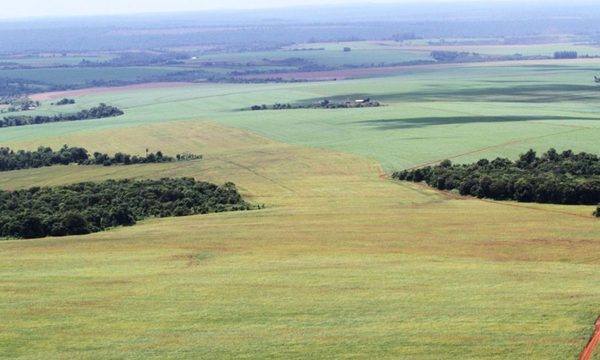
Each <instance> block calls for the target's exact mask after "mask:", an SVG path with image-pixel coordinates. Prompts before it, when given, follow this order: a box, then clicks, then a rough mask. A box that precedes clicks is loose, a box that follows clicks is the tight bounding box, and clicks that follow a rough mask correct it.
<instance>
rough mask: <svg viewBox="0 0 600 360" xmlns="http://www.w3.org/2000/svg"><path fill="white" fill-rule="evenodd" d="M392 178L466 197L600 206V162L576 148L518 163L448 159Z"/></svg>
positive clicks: (526, 157)
mask: <svg viewBox="0 0 600 360" xmlns="http://www.w3.org/2000/svg"><path fill="white" fill-rule="evenodd" d="M392 176H393V178H394V179H398V180H406V181H414V182H423V181H424V182H426V183H427V184H428V185H429V186H432V187H435V188H437V189H440V190H457V191H459V192H460V194H461V195H470V196H476V197H479V198H490V199H495V200H515V201H520V202H538V203H553V204H582V205H595V204H599V203H600V158H599V157H598V156H597V155H594V154H589V153H585V152H581V153H574V152H573V151H571V150H567V151H564V152H562V153H559V152H557V151H556V150H555V149H550V150H548V151H547V152H546V153H544V154H543V155H542V156H539V157H538V156H537V154H536V152H535V151H533V150H529V151H528V152H526V153H524V154H522V155H520V156H519V159H518V160H516V161H514V162H513V161H511V160H509V159H506V158H496V159H495V160H492V161H489V160H487V159H481V160H479V161H478V162H476V163H473V164H464V165H457V164H454V165H453V164H452V162H451V161H449V160H444V161H443V162H442V163H440V164H439V165H436V166H433V167H432V166H427V167H424V168H419V169H413V170H404V171H400V172H395V173H394V174H393V175H392ZM598 211H599V212H600V209H598ZM598 214H599V213H598V212H597V215H598ZM598 216H600V215H598Z"/></svg>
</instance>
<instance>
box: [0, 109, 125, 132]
mask: <svg viewBox="0 0 600 360" xmlns="http://www.w3.org/2000/svg"><path fill="white" fill-rule="evenodd" d="M123 114H124V112H123V111H122V110H121V109H118V108H116V107H114V106H110V105H106V104H104V103H101V104H100V105H98V106H96V107H93V108H91V109H88V110H81V111H80V112H78V113H74V114H59V115H54V116H43V115H37V116H27V115H10V116H5V117H4V119H2V120H1V121H0V127H11V126H24V125H38V124H45V123H52V122H62V121H78V120H91V119H103V118H108V117H115V116H120V115H123Z"/></svg>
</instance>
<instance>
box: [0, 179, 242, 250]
mask: <svg viewBox="0 0 600 360" xmlns="http://www.w3.org/2000/svg"><path fill="white" fill-rule="evenodd" d="M251 208H252V207H251V206H250V205H249V204H247V203H246V202H245V201H244V200H243V199H242V197H241V196H240V194H239V193H238V191H237V189H236V187H235V185H234V184H233V183H226V184H225V185H223V186H217V185H214V184H211V183H207V182H197V181H196V180H194V179H193V178H176V179H171V178H164V179H160V180H141V181H138V180H108V181H105V182H100V183H92V182H86V183H79V184H73V185H67V186H58V187H33V188H30V189H26V190H17V191H0V237H5V238H25V239H29V238H39V237H45V236H49V235H52V236H66V235H82V234H89V233H93V232H98V231H102V230H105V229H107V228H111V227H115V226H129V225H134V224H135V223H136V222H137V221H139V220H142V219H146V218H150V217H170V216H186V215H194V214H206V213H211V212H223V211H233V210H249V209H251Z"/></svg>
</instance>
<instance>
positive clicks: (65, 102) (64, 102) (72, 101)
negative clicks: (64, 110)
mask: <svg viewBox="0 0 600 360" xmlns="http://www.w3.org/2000/svg"><path fill="white" fill-rule="evenodd" d="M71 104H75V99H67V98H64V99H61V100H59V101H57V102H56V105H58V106H61V105H71Z"/></svg>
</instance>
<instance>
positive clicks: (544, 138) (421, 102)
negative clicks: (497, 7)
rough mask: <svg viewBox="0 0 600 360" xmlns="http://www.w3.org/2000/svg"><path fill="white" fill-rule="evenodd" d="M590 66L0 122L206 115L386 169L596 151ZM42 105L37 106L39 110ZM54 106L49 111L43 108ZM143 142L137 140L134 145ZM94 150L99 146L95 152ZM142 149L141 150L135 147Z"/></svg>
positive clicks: (66, 128) (204, 93) (198, 96)
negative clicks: (280, 105) (292, 105)
mask: <svg viewBox="0 0 600 360" xmlns="http://www.w3.org/2000/svg"><path fill="white" fill-rule="evenodd" d="M597 68H598V63H593V62H592V63H587V62H586V63H578V62H567V63H564V62H563V63H559V64H556V65H535V66H534V65H521V66H516V65H515V66H506V65H504V66H474V67H458V68H450V69H448V68H442V69H431V68H428V69H422V70H416V69H412V70H409V72H408V73H406V74H404V75H402V76H396V77H390V78H384V79H365V80H354V81H349V82H330V83H317V84H278V85H202V86H197V87H187V88H181V89H156V90H148V91H139V92H136V93H115V94H113V95H108V94H102V95H96V96H89V97H86V98H83V99H80V101H79V103H78V105H77V106H79V107H81V108H85V107H89V106H92V105H96V104H97V103H98V102H101V101H105V102H108V103H111V104H115V105H117V106H119V107H121V108H123V109H125V110H126V112H127V115H126V116H125V117H119V118H115V119H103V120H98V121H86V122H78V123H67V124H65V123H63V124H52V125H48V126H41V127H30V128H12V129H3V131H2V132H0V142H1V143H4V144H10V143H12V142H15V141H19V142H23V141H26V140H27V139H32V140H33V141H32V142H31V145H32V146H37V143H38V142H39V141H38V140H37V139H39V138H40V137H47V136H60V137H61V138H62V139H65V140H64V141H67V140H68V136H67V135H66V134H69V133H79V132H90V131H97V130H98V129H110V128H116V127H128V126H137V125H140V124H141V123H142V122H144V123H156V122H165V121H171V120H184V119H204V120H206V119H210V120H211V121H215V122H219V123H222V124H225V125H228V126H235V127H240V128H244V129H248V130H251V131H253V132H256V133H259V134H261V135H264V136H267V137H269V138H273V139H276V140H280V141H283V142H288V143H294V144H302V145H308V146H312V147H319V148H330V149H334V150H339V151H343V152H350V153H355V154H359V155H363V156H367V157H369V158H373V159H375V160H377V161H379V162H381V163H382V164H383V166H384V167H385V168H386V169H387V170H392V169H398V168H406V167H412V166H417V165H421V164H424V163H428V162H431V161H439V160H443V159H444V158H452V159H453V160H456V161H473V160H477V159H479V158H481V157H492V156H499V155H500V156H510V157H515V156H517V155H518V154H519V153H520V152H523V151H526V150H528V149H529V148H530V147H534V148H536V149H539V150H541V151H543V150H546V149H547V148H549V147H551V146H554V147H556V148H557V149H558V150H563V149H567V148H572V149H574V150H576V151H584V150H585V151H591V152H600V148H599V146H598V142H597V139H598V137H599V136H600V121H599V119H600V116H598V113H599V111H598V110H600V109H599V108H600V106H599V105H598V104H599V100H600V89H598V87H597V86H595V85H594V84H593V81H592V76H593V74H595V70H596V69H597ZM352 94H368V95H371V96H372V97H373V98H374V99H377V100H380V101H382V102H383V103H384V104H386V105H388V106H384V107H381V108H371V109H360V110H295V111H285V112H282V111H260V112H239V111H236V110H237V109H241V108H244V107H248V106H250V105H252V104H262V103H266V104H272V103H275V102H294V101H300V100H306V99H322V98H323V97H330V96H336V95H337V96H344V95H348V96H349V97H350V98H352V97H353V96H352ZM42 110H44V109H42ZM47 110H48V111H52V109H47ZM142 146H143V144H142ZM101 149H102V147H100V150H101ZM141 151H143V149H139V150H138V152H141Z"/></svg>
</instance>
